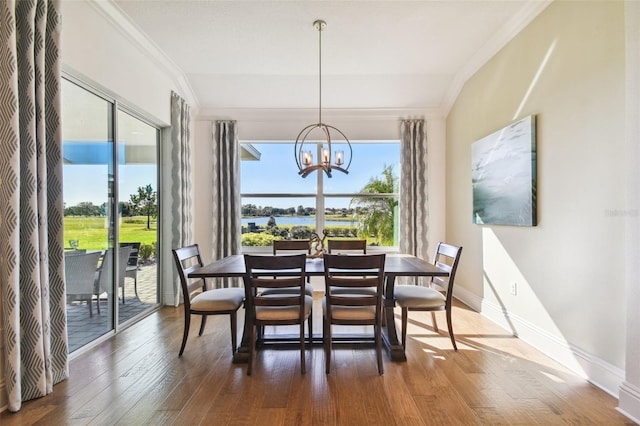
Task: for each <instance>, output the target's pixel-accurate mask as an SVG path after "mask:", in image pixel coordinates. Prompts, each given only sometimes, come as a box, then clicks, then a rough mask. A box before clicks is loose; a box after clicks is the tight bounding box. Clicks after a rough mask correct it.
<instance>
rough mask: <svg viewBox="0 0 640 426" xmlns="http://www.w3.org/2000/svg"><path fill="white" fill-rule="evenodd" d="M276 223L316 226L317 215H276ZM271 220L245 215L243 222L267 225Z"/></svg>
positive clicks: (339, 223)
mask: <svg viewBox="0 0 640 426" xmlns="http://www.w3.org/2000/svg"><path fill="white" fill-rule="evenodd" d="M274 219H275V220H276V225H295V226H315V225H316V218H315V216H274ZM268 221H269V217H244V218H242V224H243V225H247V224H248V223H249V222H252V223H255V224H256V225H266V224H267V222H268ZM325 223H326V224H327V225H328V226H332V225H333V226H356V225H357V224H358V222H352V221H350V220H326V221H325Z"/></svg>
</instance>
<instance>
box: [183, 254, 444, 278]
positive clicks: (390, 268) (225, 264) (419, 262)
mask: <svg viewBox="0 0 640 426" xmlns="http://www.w3.org/2000/svg"><path fill="white" fill-rule="evenodd" d="M347 256H348V255H347ZM384 272H385V275H386V276H404V277H419V276H441V277H442V276H445V277H446V276H447V275H449V273H448V272H447V271H445V270H442V269H440V268H438V267H437V266H435V265H433V264H432V263H429V262H427V261H426V260H424V259H420V258H418V257H416V256H412V255H407V254H387V255H386V258H385V263H384ZM244 274H245V267H244V256H243V255H241V254H234V255H231V256H227V257H224V258H222V259H219V260H214V261H213V262H211V263H209V264H207V265H204V266H203V267H202V268H199V269H197V270H195V271H193V272H191V273H190V274H189V278H211V277H241V276H243V275H244ZM306 274H307V275H310V276H322V275H324V262H323V261H322V258H309V259H307V264H306Z"/></svg>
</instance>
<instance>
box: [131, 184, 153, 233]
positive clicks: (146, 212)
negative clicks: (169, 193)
mask: <svg viewBox="0 0 640 426" xmlns="http://www.w3.org/2000/svg"><path fill="white" fill-rule="evenodd" d="M129 208H130V211H131V212H132V213H133V214H136V215H140V216H147V229H151V216H155V215H156V214H157V213H158V204H157V196H156V191H154V190H153V187H152V186H151V185H147V186H140V187H138V193H137V194H131V200H130V201H129Z"/></svg>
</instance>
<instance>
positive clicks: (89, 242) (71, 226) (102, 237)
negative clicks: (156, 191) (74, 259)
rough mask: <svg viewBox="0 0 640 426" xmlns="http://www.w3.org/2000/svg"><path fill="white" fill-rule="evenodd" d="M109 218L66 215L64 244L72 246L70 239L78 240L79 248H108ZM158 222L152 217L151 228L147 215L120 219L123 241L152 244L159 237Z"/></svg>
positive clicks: (121, 238)
mask: <svg viewBox="0 0 640 426" xmlns="http://www.w3.org/2000/svg"><path fill="white" fill-rule="evenodd" d="M107 231H108V229H107V219H106V217H96V216H88V217H83V216H65V217H64V246H65V247H67V248H69V247H71V245H70V243H69V241H70V240H78V247H77V248H79V249H85V250H106V249H107V248H108V247H107ZM156 231H157V228H156V222H155V219H154V218H151V229H147V218H146V216H136V217H125V218H122V219H121V221H120V241H121V242H127V243H129V242H137V241H139V242H141V243H142V244H152V243H154V242H156V240H157V239H158V234H157V232H156Z"/></svg>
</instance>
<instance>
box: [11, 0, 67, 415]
mask: <svg viewBox="0 0 640 426" xmlns="http://www.w3.org/2000/svg"><path fill="white" fill-rule="evenodd" d="M60 20H61V19H60V4H59V2H58V1H57V0H50V1H46V0H24V1H23V0H20V1H16V0H3V1H0V182H1V183H0V286H1V287H0V288H1V293H2V324H3V327H2V328H3V339H4V345H3V346H4V360H5V362H4V377H5V381H6V388H7V395H8V406H9V410H11V411H18V410H20V408H21V406H22V401H26V400H29V399H33V398H38V397H41V396H45V395H47V394H49V393H51V392H52V391H53V385H54V384H56V383H58V382H60V381H62V380H64V379H66V378H67V377H68V375H69V370H68V357H67V350H68V344H67V325H66V323H67V320H66V310H65V309H66V306H65V284H64V263H63V262H64V260H63V255H64V246H63V204H62V132H61V98H60V84H61V73H60V52H59V46H60Z"/></svg>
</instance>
